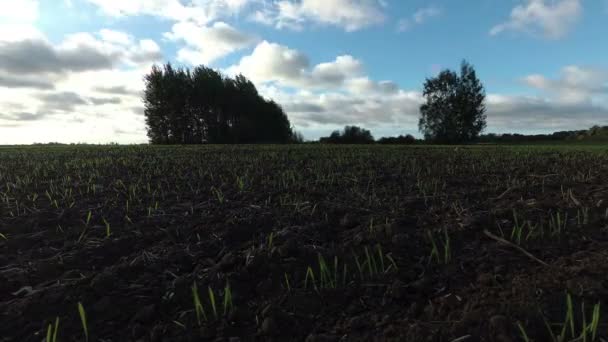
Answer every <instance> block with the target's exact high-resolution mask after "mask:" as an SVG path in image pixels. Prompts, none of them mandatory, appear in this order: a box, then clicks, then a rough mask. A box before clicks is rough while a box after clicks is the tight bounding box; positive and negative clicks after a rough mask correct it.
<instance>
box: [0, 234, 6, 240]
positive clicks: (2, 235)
mask: <svg viewBox="0 0 608 342" xmlns="http://www.w3.org/2000/svg"><path fill="white" fill-rule="evenodd" d="M0 238H2V239H4V240H8V239H7V238H6V235H4V234H2V233H0Z"/></svg>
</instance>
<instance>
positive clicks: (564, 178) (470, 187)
mask: <svg viewBox="0 0 608 342" xmlns="http://www.w3.org/2000/svg"><path fill="white" fill-rule="evenodd" d="M0 234H1V235H0V251H1V253H0V322H1V323H0V341H37V342H38V341H41V340H43V339H45V338H47V340H48V341H55V340H56V341H84V340H88V341H129V340H132V341H201V340H211V341H214V340H218V341H228V340H230V341H238V340H241V341H249V340H269V341H272V340H274V341H286V340H296V341H301V340H307V341H358V340H359V341H369V340H374V339H376V340H395V341H454V340H457V339H460V340H459V341H480V340H484V341H525V340H526V339H528V340H536V341H552V340H555V341H558V340H560V339H561V340H562V341H570V340H575V339H578V340H579V341H594V340H595V341H600V340H601V339H602V338H603V339H604V340H606V339H608V304H607V303H608V280H607V279H608V278H607V277H606V275H607V274H608V150H607V149H605V148H602V147H601V146H599V147H597V146H582V147H568V146H560V147H542V146H535V147H526V146H518V147H501V146H484V147H476V146H471V147H456V148H455V147H419V146H414V147H395V146H323V145H310V146H308V145H293V146H237V147H230V146H204V147H189V146H183V147H162V146H161V147H150V146H131V147H128V146H104V147H99V146H98V147H94V146H91V147H86V146H73V147H69V146H68V147H23V148H11V147H4V148H0ZM54 336H56V338H55V337H54ZM231 338H233V339H231Z"/></svg>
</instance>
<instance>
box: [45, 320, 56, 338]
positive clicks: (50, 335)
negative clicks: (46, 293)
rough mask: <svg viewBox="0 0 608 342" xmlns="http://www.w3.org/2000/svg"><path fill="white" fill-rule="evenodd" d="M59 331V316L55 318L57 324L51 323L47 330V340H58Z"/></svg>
mask: <svg viewBox="0 0 608 342" xmlns="http://www.w3.org/2000/svg"><path fill="white" fill-rule="evenodd" d="M58 331H59V317H56V318H55V326H54V327H53V324H52V323H49V327H48V329H47V330H46V342H57V332H58Z"/></svg>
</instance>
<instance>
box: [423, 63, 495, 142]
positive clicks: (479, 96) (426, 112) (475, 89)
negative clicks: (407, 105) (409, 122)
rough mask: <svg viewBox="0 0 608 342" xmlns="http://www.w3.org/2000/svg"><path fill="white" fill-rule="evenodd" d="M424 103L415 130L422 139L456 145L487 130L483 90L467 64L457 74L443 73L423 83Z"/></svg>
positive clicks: (446, 71)
mask: <svg viewBox="0 0 608 342" xmlns="http://www.w3.org/2000/svg"><path fill="white" fill-rule="evenodd" d="M423 95H424V97H425V98H426V103H425V104H423V105H422V106H420V114H421V117H420V121H419V123H418V127H419V129H420V132H422V133H423V134H424V137H425V139H427V140H430V141H433V142H438V143H444V144H456V143H466V142H470V141H473V140H475V139H476V138H477V137H478V136H479V134H480V133H481V132H482V131H483V129H484V128H485V127H486V115H485V112H486V107H485V104H484V101H485V97H486V95H485V90H484V88H483V85H482V84H481V81H480V80H479V79H478V78H477V75H476V74H475V69H474V68H473V66H472V65H471V64H469V63H468V62H467V61H463V62H462V64H461V66H460V75H458V74H457V73H456V72H454V71H451V70H444V71H442V72H441V73H439V75H438V76H437V77H434V78H428V79H427V80H426V82H425V83H424V92H423Z"/></svg>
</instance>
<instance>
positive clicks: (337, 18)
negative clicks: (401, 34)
mask: <svg viewBox="0 0 608 342" xmlns="http://www.w3.org/2000/svg"><path fill="white" fill-rule="evenodd" d="M385 6H386V4H384V2H382V1H377V0H333V1H327V0H298V1H291V0H280V1H277V2H276V3H273V4H272V5H271V6H266V7H264V8H263V9H261V10H258V11H256V12H254V13H253V14H252V16H251V17H250V19H251V20H253V21H256V22H259V23H263V24H267V25H271V24H272V25H274V26H275V27H277V28H279V29H281V28H289V29H293V30H301V29H303V28H304V25H306V24H307V23H316V24H320V25H331V26H336V27H340V28H342V29H344V30H346V31H348V32H352V31H357V30H359V29H362V28H365V27H368V26H371V25H376V24H380V23H382V22H383V21H384V20H385V15H384V13H383V7H385Z"/></svg>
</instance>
